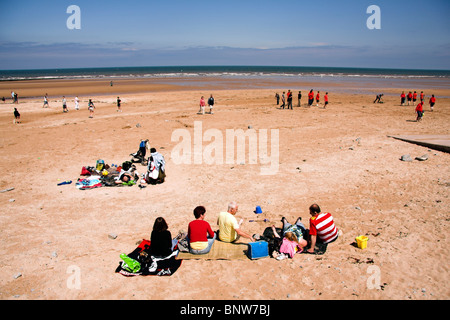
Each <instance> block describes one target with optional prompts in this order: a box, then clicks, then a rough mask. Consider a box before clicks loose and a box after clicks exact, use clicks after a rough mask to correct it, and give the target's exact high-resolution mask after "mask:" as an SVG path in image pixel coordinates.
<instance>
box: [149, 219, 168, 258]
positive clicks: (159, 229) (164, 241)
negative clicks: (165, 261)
mask: <svg viewBox="0 0 450 320" xmlns="http://www.w3.org/2000/svg"><path fill="white" fill-rule="evenodd" d="M168 228H169V227H168V225H167V223H166V220H164V218H162V217H159V218H156V220H155V223H154V225H153V231H152V235H151V238H150V252H149V253H150V254H151V255H152V256H157V257H167V256H169V255H170V254H172V235H171V234H170V231H169V230H167V229H168Z"/></svg>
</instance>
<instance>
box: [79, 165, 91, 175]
mask: <svg viewBox="0 0 450 320" xmlns="http://www.w3.org/2000/svg"><path fill="white" fill-rule="evenodd" d="M80 175H81V176H90V175H91V172H90V171H89V170H88V169H86V167H83V168H81V173H80Z"/></svg>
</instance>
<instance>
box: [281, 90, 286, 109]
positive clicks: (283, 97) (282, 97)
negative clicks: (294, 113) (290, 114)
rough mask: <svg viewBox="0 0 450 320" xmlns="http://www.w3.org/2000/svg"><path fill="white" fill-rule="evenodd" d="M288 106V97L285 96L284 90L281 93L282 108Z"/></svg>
mask: <svg viewBox="0 0 450 320" xmlns="http://www.w3.org/2000/svg"><path fill="white" fill-rule="evenodd" d="M285 106H286V97H285V96H284V92H283V94H282V95H281V106H280V109H284V107H285Z"/></svg>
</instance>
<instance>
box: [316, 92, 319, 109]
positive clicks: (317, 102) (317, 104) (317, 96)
mask: <svg viewBox="0 0 450 320" xmlns="http://www.w3.org/2000/svg"><path fill="white" fill-rule="evenodd" d="M319 102H320V91H317V95H316V107H318V106H319Z"/></svg>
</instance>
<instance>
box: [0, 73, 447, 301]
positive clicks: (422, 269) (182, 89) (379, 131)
mask: <svg viewBox="0 0 450 320" xmlns="http://www.w3.org/2000/svg"><path fill="white" fill-rule="evenodd" d="M186 83H187V85H186V86H182V85H179V83H178V82H175V81H173V83H170V81H169V80H165V81H159V80H154V81H149V82H145V83H142V82H140V83H139V82H133V81H124V80H123V81H115V84H114V86H113V87H110V86H109V81H106V80H105V81H87V80H86V81H73V82H68V81H32V82H25V81H24V82H3V83H0V96H6V97H8V98H9V94H10V91H11V90H17V92H18V93H19V98H20V103H19V104H18V106H17V107H18V109H19V111H20V112H21V114H22V123H21V124H18V125H16V124H13V121H12V120H13V116H12V110H13V107H14V106H13V105H12V104H11V103H10V100H8V101H7V103H6V104H0V130H1V134H0V137H1V140H0V141H1V142H0V149H1V158H0V160H1V163H2V166H1V167H2V176H1V178H0V190H4V189H7V188H11V187H14V188H15V189H14V190H12V191H9V192H4V193H0V203H1V204H2V205H1V207H2V210H1V211H2V213H1V215H0V219H1V222H0V226H1V232H0V240H1V244H2V245H1V249H0V250H1V257H2V258H1V264H0V271H1V272H0V299H3V300H6V299H14V300H16V299H28V300H41V299H42V300H44V299H127V300H128V299H187V300H190V299H193V300H200V299H213V300H216V299H225V300H248V299H256V300H260V299H267V300H270V299H277V300H297V299H324V300H325V299H345V300H358V299H380V300H381V299H388V300H390V299H418V300H421V299H425V300H427V299H433V300H434V299H442V300H444V299H448V298H449V297H450V286H449V283H448V279H449V263H448V262H449V258H448V257H449V240H448V238H447V234H448V231H449V219H450V215H449V213H450V210H449V208H450V200H449V197H448V196H449V187H450V169H449V165H448V164H449V159H450V158H449V157H450V156H449V154H446V153H442V152H439V151H434V150H429V149H427V148H424V147H421V146H417V145H413V144H409V143H406V142H402V141H398V140H394V139H392V138H388V137H387V136H388V135H407V134H450V130H449V125H448V124H449V120H450V101H449V99H442V98H441V99H439V98H438V103H437V105H436V107H435V111H434V112H429V111H428V110H429V107H428V104H426V105H425V110H426V112H425V116H424V119H423V121H422V122H420V123H416V122H414V120H415V113H414V107H413V106H405V107H401V106H399V100H400V98H399V95H400V92H401V91H402V90H405V91H406V90H410V89H409V88H399V89H398V90H397V89H395V88H389V90H391V91H392V92H398V96H397V95H396V96H385V103H384V104H373V103H372V101H373V99H374V95H372V94H371V95H364V94H346V93H337V92H333V85H332V84H330V87H329V89H328V91H329V92H330V94H329V96H330V105H329V107H328V108H327V109H323V108H321V107H319V108H318V107H312V108H305V107H301V108H298V107H294V110H280V109H277V107H276V105H275V103H274V102H275V99H274V93H275V91H278V92H280V93H281V91H280V90H275V89H264V88H260V89H258V88H247V89H245V90H238V88H246V87H245V83H243V82H241V83H237V82H231V81H230V83H228V84H227V85H228V88H229V89H223V87H222V85H223V83H220V85H217V86H216V87H214V86H213V85H211V86H209V87H206V85H205V84H204V83H200V82H198V83H196V82H195V81H192V82H189V83H188V82H186ZM217 83H218V82H216V84H217ZM311 85H312V84H304V83H301V84H294V83H293V84H292V86H291V85H290V86H286V90H287V89H291V90H293V91H294V93H295V92H297V91H298V90H300V89H301V90H302V91H303V93H304V96H306V92H307V90H309V89H310V87H311ZM202 86H205V87H202ZM275 87H279V84H275V83H274V88H275ZM412 89H414V88H412ZM417 89H418V90H420V88H417ZM382 90H383V89H382V88H374V92H378V91H380V92H382ZM45 92H47V93H48V94H49V95H50V96H51V99H50V108H46V109H43V108H42V104H43V103H42V101H43V100H42V95H43V93H45ZM126 92H128V93H126ZM210 93H213V94H214V96H215V98H216V106H215V113H214V114H213V115H210V114H205V115H203V116H202V115H198V114H196V113H197V111H198V101H199V98H200V96H201V95H204V96H205V97H208V96H209V94H210ZM435 93H436V94H438V97H439V95H441V96H442V95H445V96H450V90H441V91H440V92H439V93H437V92H435ZM75 94H79V95H80V97H81V100H82V103H81V110H79V111H75V110H74V104H73V98H74V95H75ZM426 94H427V95H428V96H429V94H431V92H426ZM62 95H65V96H66V98H67V99H68V101H69V110H70V111H69V113H62V106H61V96H62ZM117 95H120V97H121V99H122V105H123V112H122V113H118V112H116V109H117V108H116V106H115V99H116V97H117ZM22 97H28V98H26V99H23V98H22ZM88 98H92V99H93V100H94V102H95V105H96V110H95V116H94V118H93V119H89V118H88V116H89V113H88V110H87V100H88ZM303 102H304V103H305V102H306V99H305V98H304V99H303ZM294 105H296V99H295V98H294ZM194 121H201V123H202V128H203V132H205V131H206V130H207V129H218V130H219V131H220V132H222V133H223V135H224V137H225V130H226V129H242V130H247V128H248V126H252V127H253V128H254V129H255V130H256V131H257V132H261V131H260V130H262V129H278V130H279V169H278V174H276V175H269V176H266V175H261V174H260V170H261V167H263V166H264V165H262V164H261V163H257V164H249V163H248V162H247V163H246V164H240V163H234V164H222V165H218V164H212V165H210V164H207V163H202V164H183V165H181V164H175V163H174V161H173V160H174V159H172V155H171V152H172V149H173V148H174V147H175V146H176V145H177V144H178V141H174V142H173V141H171V136H172V133H173V132H174V130H176V129H186V130H188V131H189V132H190V133H191V134H192V137H193V135H194V133H193V128H194ZM137 124H139V125H140V126H136V125H137ZM269 137H270V136H269ZM142 138H148V139H149V140H150V143H151V146H153V147H156V148H157V149H158V151H160V152H161V153H162V154H163V155H164V156H165V158H166V161H167V179H166V182H165V183H164V184H162V185H158V186H149V187H147V188H145V189H142V190H140V189H139V188H138V187H137V186H134V187H123V188H106V187H104V188H98V189H93V190H87V191H80V190H78V189H76V187H75V185H74V184H75V181H76V179H77V178H78V177H79V174H80V172H81V168H82V166H84V165H92V166H93V165H95V162H96V160H97V159H104V160H105V161H106V162H107V163H109V164H111V163H120V162H122V161H125V160H129V154H130V153H132V152H135V151H136V150H137V148H138V144H139V141H140V139H142ZM208 144H209V142H206V141H205V142H204V144H203V146H204V147H206V146H208ZM404 154H410V155H411V157H412V158H413V159H414V158H415V157H417V156H422V155H424V154H428V156H429V159H428V160H427V161H412V162H402V161H400V160H399V158H400V157H401V156H402V155H404ZM248 159H249V158H248V155H247V160H248ZM143 168H144V167H139V166H138V169H140V171H142V170H143ZM64 180H72V181H73V183H72V184H71V185H64V186H57V184H58V183H59V182H61V181H64ZM233 200H234V201H237V202H238V204H239V212H238V216H239V218H243V219H244V220H245V222H244V224H243V229H244V230H246V231H248V232H250V233H262V232H263V230H264V228H265V227H267V226H270V225H271V224H275V225H276V226H280V225H281V223H280V219H281V217H282V216H285V217H287V219H288V220H289V221H295V219H296V218H297V217H299V216H300V217H302V218H303V221H304V222H305V223H306V224H308V219H309V214H308V207H309V205H311V204H312V203H315V202H316V203H318V204H319V205H320V206H321V208H322V210H323V211H327V212H331V213H332V215H333V216H334V218H335V221H336V224H337V226H338V228H339V229H340V230H342V235H341V236H340V238H339V239H338V240H337V241H336V242H335V243H332V244H330V245H329V248H328V251H327V252H326V254H325V255H321V256H314V255H297V256H296V257H295V258H294V259H289V260H283V261H277V260H275V259H272V258H266V259H261V260H256V261H251V260H239V261H225V260H219V261H204V260H185V261H183V263H182V265H181V268H180V269H179V270H178V271H177V272H176V273H175V274H174V275H172V276H170V277H157V276H150V277H134V278H126V277H124V276H122V275H119V274H116V273H114V270H115V268H116V267H117V265H118V263H119V261H120V258H119V254H120V253H129V252H131V251H132V250H133V249H134V248H135V247H136V243H137V242H138V241H140V240H141V239H144V238H149V236H150V232H151V228H152V226H153V222H154V220H155V218H157V217H159V216H163V217H164V218H165V219H166V220H167V222H168V224H169V229H170V231H171V232H172V235H174V236H175V235H176V234H177V233H178V230H180V229H184V230H186V229H187V224H188V222H189V221H191V219H193V215H192V210H193V209H194V207H195V206H197V205H204V206H205V207H206V209H207V214H206V220H207V221H208V222H210V223H211V225H212V227H213V229H215V228H217V224H216V219H217V215H218V213H219V212H220V211H222V210H226V206H227V203H228V202H229V201H233ZM257 205H260V206H261V207H262V209H263V211H264V213H263V214H262V217H261V218H267V219H269V220H270V222H268V223H264V222H249V221H248V220H250V219H254V218H255V214H254V213H253V211H254V210H255V207H256V206H257ZM111 233H115V234H116V235H117V238H116V239H110V238H109V237H108V235H109V234H111ZM359 235H366V236H368V238H369V241H368V247H367V249H365V250H361V249H359V248H356V247H355V246H354V241H355V237H356V236H359ZM74 269H76V270H78V271H79V272H80V273H79V274H80V275H81V278H80V287H79V289H77V288H73V286H71V285H70V283H71V282H70V281H71V279H72V278H71V276H72V273H71V270H74ZM377 281H378V282H377ZM68 283H69V285H68ZM377 284H379V285H380V286H379V287H376V285H377ZM374 286H375V288H374Z"/></svg>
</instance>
